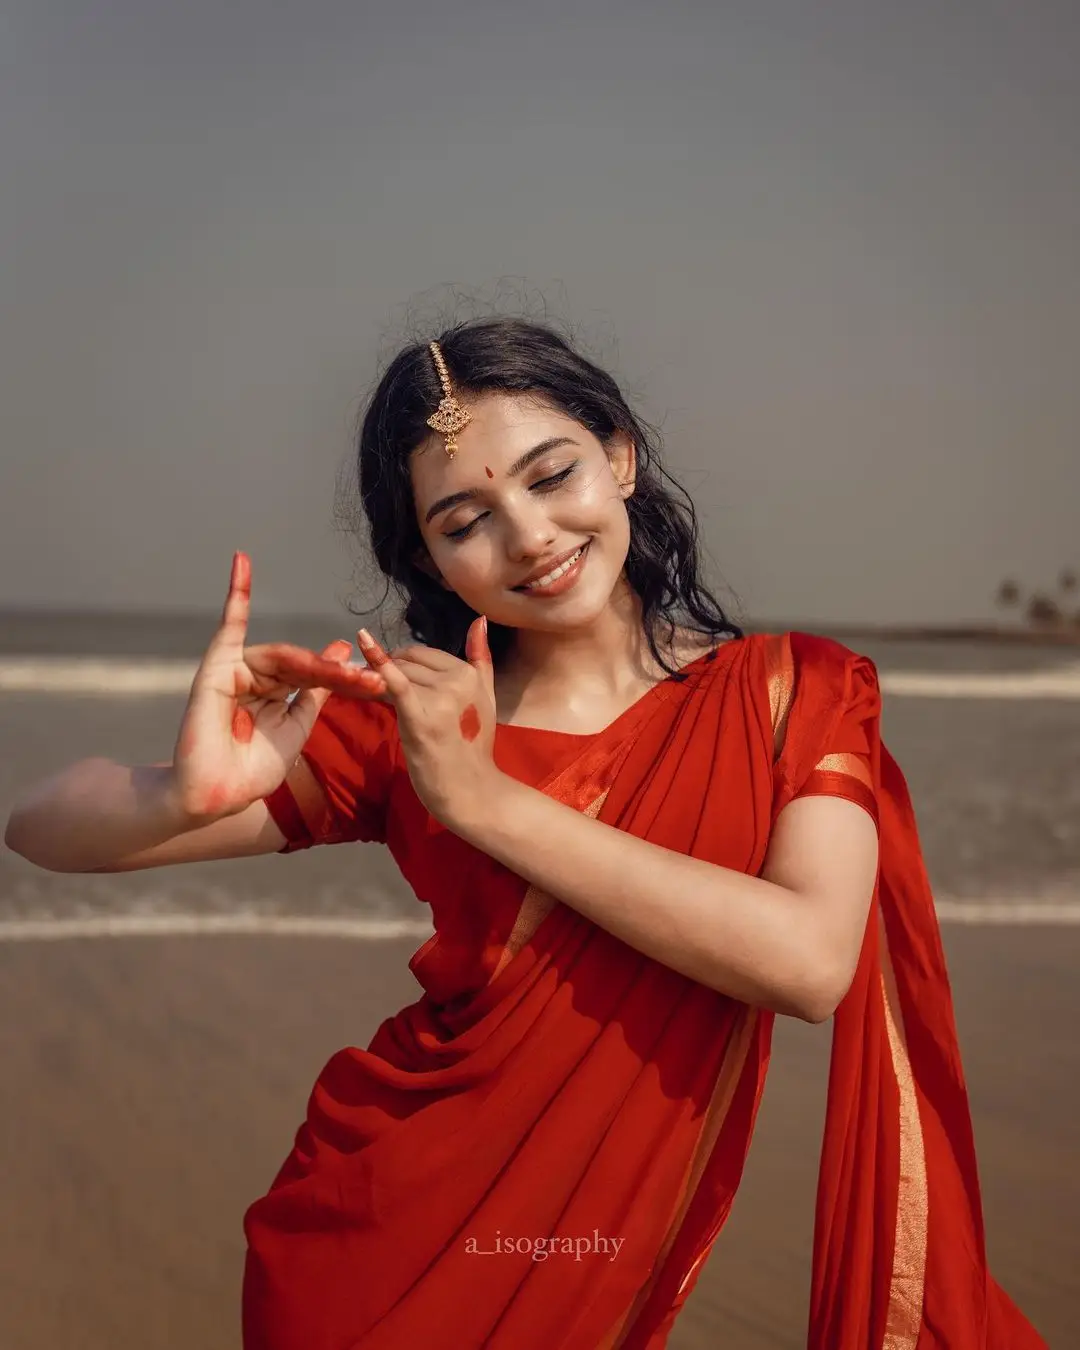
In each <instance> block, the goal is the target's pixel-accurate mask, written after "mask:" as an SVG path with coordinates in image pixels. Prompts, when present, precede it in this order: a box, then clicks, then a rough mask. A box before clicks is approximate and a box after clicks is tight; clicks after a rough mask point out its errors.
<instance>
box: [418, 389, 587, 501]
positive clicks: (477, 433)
mask: <svg viewBox="0 0 1080 1350" xmlns="http://www.w3.org/2000/svg"><path fill="white" fill-rule="evenodd" d="M458 399H459V401H460V402H461V403H462V404H463V405H464V406H465V407H466V408H468V410H469V412H470V414H471V420H470V421H469V423H468V425H467V426H466V427H465V428H464V429H463V430H462V431H459V432H458V433H457V437H456V440H457V453H456V454H455V455H454V457H453V459H451V458H450V457H449V456H447V455H446V453H445V447H446V438H445V437H444V436H441V435H439V434H438V433H437V432H432V434H431V435H430V436H428V437H427V438H426V439H425V440H424V441H423V443H422V444H421V445H419V446H418V447H417V451H418V453H417V454H415V455H413V456H412V457H411V458H412V464H411V468H412V473H413V480H414V482H417V483H420V482H424V483H430V482H434V481H435V480H436V479H437V480H438V481H439V482H445V481H447V480H448V479H450V478H452V477H458V476H459V475H461V474H471V473H472V472H475V471H477V470H478V471H479V472H480V473H481V474H483V472H484V466H485V464H486V465H488V466H490V467H491V468H496V467H498V466H499V465H502V466H503V467H505V465H506V464H510V463H512V462H513V461H514V460H515V459H516V458H517V457H518V456H519V455H520V454H521V453H522V451H523V450H527V449H529V448H530V446H532V445H534V444H536V443H538V442H539V441H542V440H545V439H547V438H549V437H551V436H553V435H561V436H573V437H574V439H576V440H577V439H583V438H584V437H585V436H587V435H588V433H587V432H586V431H585V430H584V428H583V427H581V426H580V425H579V424H578V423H577V422H575V421H574V419H573V418H572V417H568V416H567V415H566V413H564V412H562V411H560V410H559V409H557V408H553V407H551V405H550V404H545V403H543V402H541V401H540V400H539V399H537V398H536V397H535V396H534V395H528V394H501V393H500V394H482V395H479V396H476V397H471V396H469V395H467V394H464V395H463V394H459V395H458Z"/></svg>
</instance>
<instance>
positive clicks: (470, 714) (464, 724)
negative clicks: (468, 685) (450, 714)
mask: <svg viewBox="0 0 1080 1350" xmlns="http://www.w3.org/2000/svg"><path fill="white" fill-rule="evenodd" d="M458 726H460V728H461V734H462V736H464V738H465V739H466V740H467V741H475V740H476V738H477V736H479V735H480V714H479V713H478V712H477V711H476V705H475V703H470V704H469V706H468V707H467V708H466V709H465V711H464V712H463V713H462V714H461V721H460V722H459V723H458Z"/></svg>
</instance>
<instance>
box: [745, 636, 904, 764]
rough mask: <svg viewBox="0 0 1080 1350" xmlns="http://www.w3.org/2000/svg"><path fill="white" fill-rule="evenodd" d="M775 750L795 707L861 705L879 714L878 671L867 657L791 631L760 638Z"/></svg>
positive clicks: (830, 640) (808, 711)
mask: <svg viewBox="0 0 1080 1350" xmlns="http://www.w3.org/2000/svg"><path fill="white" fill-rule="evenodd" d="M758 638H759V641H760V644H761V652H762V662H763V667H764V679H765V682H766V685H767V687H768V695H769V711H770V714H771V718H772V725H773V730H774V733H775V737H776V744H777V747H779V746H781V745H782V744H783V741H784V736H785V732H786V728H787V723H788V719H789V717H790V715H791V713H792V710H793V708H794V707H795V706H798V708H799V710H800V713H804V714H811V713H814V712H818V713H820V712H822V711H824V710H827V709H830V708H831V709H833V710H836V711H840V710H841V709H845V708H850V707H855V706H858V707H860V708H863V709H865V710H866V711H868V712H874V711H877V710H879V709H880V705H881V690H880V684H879V680H878V673H877V668H876V666H875V665H874V663H873V661H871V660H870V658H869V657H868V656H864V655H863V654H862V653H861V652H857V651H855V650H854V649H853V648H851V647H847V646H845V645H844V644H843V643H842V642H837V641H836V640H835V639H834V638H829V637H822V636H821V635H820V634H817V633H805V632H802V631H801V630H798V629H792V630H790V631H788V632H783V633H761V634H759V635H758Z"/></svg>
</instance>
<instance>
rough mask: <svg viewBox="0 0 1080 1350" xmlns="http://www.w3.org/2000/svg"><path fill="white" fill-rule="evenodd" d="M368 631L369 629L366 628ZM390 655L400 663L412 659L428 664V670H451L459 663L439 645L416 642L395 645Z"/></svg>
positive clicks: (421, 664) (415, 662)
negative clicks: (431, 645) (407, 644)
mask: <svg viewBox="0 0 1080 1350" xmlns="http://www.w3.org/2000/svg"><path fill="white" fill-rule="evenodd" d="M364 632H365V633H366V632H367V629H366V628H365V629H364ZM390 657H391V659H392V660H393V661H395V662H396V663H397V664H398V665H400V664H401V662H402V661H412V662H413V663H414V664H415V665H418V666H426V667H427V669H428V670H440V671H450V670H453V668H454V666H455V665H456V664H457V657H456V656H451V655H450V653H449V652H444V651H443V650H442V649H441V648H439V647H425V646H423V645H422V644H421V643H414V644H412V645H411V646H408V647H395V648H394V650H393V651H392V652H391V653H390Z"/></svg>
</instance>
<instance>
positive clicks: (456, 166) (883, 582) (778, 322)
mask: <svg viewBox="0 0 1080 1350" xmlns="http://www.w3.org/2000/svg"><path fill="white" fill-rule="evenodd" d="M0 62H2V69H0V156H2V164H0V169H2V177H0V182H2V184H3V192H2V198H3V200H2V205H0V307H2V315H3V319H2V325H0V329H2V336H0V341H2V348H0V457H2V467H0V605H18V606H20V607H21V606H29V605H40V606H42V607H45V608H50V609H51V608H65V607H75V608H82V607H86V608H94V609H120V610H143V609H159V610H195V611H200V610H201V611H214V610H217V609H218V608H219V607H220V604H221V600H222V598H223V596H224V591H225V586H226V583H227V579H228V568H229V560H230V557H231V554H232V551H233V549H235V548H244V549H247V550H248V551H249V552H250V553H251V555H252V558H253V561H254V567H255V596H254V603H255V606H256V608H257V609H258V610H259V611H261V612H263V613H267V614H271V613H303V612H310V613H326V614H332V613H334V612H335V611H337V610H338V606H339V601H340V599H341V597H342V596H344V595H346V594H348V593H350V590H349V575H350V567H351V561H352V557H351V555H350V554H349V552H348V551H347V550H346V549H345V547H344V545H343V543H342V542H341V541H340V540H339V539H338V537H337V536H336V534H335V532H334V525H333V521H332V516H331V509H332V504H333V493H334V480H335V473H336V471H337V469H338V466H339V464H340V463H341V461H342V458H343V456H345V455H347V453H348V438H349V430H350V426H351V423H352V421H353V418H354V417H355V414H356V412H357V409H358V407H359V406H360V403H359V401H360V399H361V398H362V396H363V394H364V391H365V390H366V389H367V388H368V387H369V386H370V384H371V382H372V380H373V378H374V376H375V374H376V362H377V359H378V357H379V354H380V353H381V352H385V351H387V350H389V349H390V347H391V346H392V339H393V336H394V333H395V330H396V329H399V328H400V324H401V315H402V312H403V307H404V306H407V305H408V303H409V302H410V300H411V299H412V298H413V297H415V296H417V295H418V294H420V293H423V292H425V291H428V290H429V289H430V288H431V287H434V286H437V285H439V284H441V283H447V282H452V283H459V284H461V285H463V286H468V287H481V288H483V287H486V288H487V289H488V290H490V289H491V283H492V282H493V281H494V280H496V279H497V278H499V277H502V276H508V275H509V276H518V277H525V278H527V280H528V281H529V282H530V283H532V285H533V286H534V287H536V288H537V289H538V290H539V291H541V292H542V293H544V294H545V295H546V296H547V297H548V299H549V300H550V302H551V304H552V308H553V310H554V312H555V313H556V314H557V315H558V316H559V317H560V318H563V319H565V320H568V321H569V322H571V323H574V324H575V325H578V326H580V327H581V328H582V329H583V330H584V332H585V333H586V335H587V336H588V338H589V339H590V341H591V344H592V347H593V350H594V351H595V352H596V353H597V354H599V355H600V357H601V359H603V360H605V361H606V362H607V363H608V364H609V365H610V367H611V368H612V369H613V372H614V373H615V374H616V376H617V377H618V378H619V379H620V381H621V382H623V384H624V387H629V388H630V389H631V390H632V391H633V392H634V394H635V396H636V397H637V399H638V405H639V407H640V408H641V410H642V411H643V412H644V414H645V415H646V416H647V417H649V418H650V419H652V420H655V421H659V422H660V423H661V424H662V427H663V430H664V433H665V438H666V448H667V456H668V463H669V465H670V467H671V469H672V471H673V472H674V473H675V474H676V476H678V477H680V478H681V479H682V481H683V482H684V483H685V484H686V486H687V487H688V489H689V490H690V491H691V493H692V495H693V496H694V499H695V502H696V503H697V505H698V508H699V511H700V514H701V518H702V522H703V527H704V536H705V542H706V545H707V548H708V553H709V557H710V559H711V563H712V570H711V572H710V576H711V578H712V579H713V580H718V581H723V582H726V583H727V584H728V585H730V586H731V587H732V588H733V589H734V592H735V594H736V595H737V596H738V598H739V600H740V601H741V603H742V605H743V606H744V607H745V610H746V612H747V616H748V617H750V618H751V619H753V620H759V621H766V622H767V621H768V620H769V619H770V618H782V619H785V620H798V621H801V622H806V623H813V622H821V623H828V622H845V621H851V622H865V621H873V620H882V621H886V622H923V621H928V622H933V621H953V620H958V621H959V620H979V619H984V618H988V617H991V616H993V615H994V613H995V610H994V607H993V594H994V591H995V589H996V585H997V582H998V581H999V580H1000V578H1001V577H1003V576H1005V575H1007V574H1012V575H1015V576H1016V577H1017V578H1018V579H1019V580H1020V581H1021V582H1022V583H1025V584H1028V585H1044V584H1046V583H1050V582H1052V581H1053V579H1054V577H1055V576H1056V574H1057V572H1058V570H1059V568H1060V567H1062V566H1063V565H1065V564H1072V565H1080V531H1078V529H1077V517H1078V514H1080V435H1078V429H1080V393H1078V389H1080V370H1078V353H1080V242H1078V241H1080V79H1078V78H1077V70H1078V68H1080V6H1078V5H1076V4H1075V0H1068V2H1063V3H1046V0H1026V3H1024V4H1020V3H1017V2H1016V0H1009V2H1008V3H995V2H993V0H982V2H981V3H975V2H974V0H959V2H958V3H956V4H952V5H949V6H941V5H938V4H932V3H928V2H927V0H916V2H915V3H901V2H900V0H895V2H894V3H888V4H877V3H873V0H843V3H827V2H825V0H823V2H822V3H820V4H817V3H806V0H791V2H790V3H783V4H781V3H773V2H772V0H744V2H742V3H737V4H711V3H705V0H698V3H696V4H692V5H691V4H683V3H677V2H676V3H665V4H661V3H659V0H657V3H654V4H649V5H646V4H643V3H640V0H618V2H616V0H600V2H599V3H588V0H573V3H567V0H556V2H555V3H552V2H551V0H545V3H543V4H530V5H525V4H514V3H506V2H505V0H503V2H502V3H490V4H481V3H475V2H474V0H455V3H440V4H435V3H430V0H429V2H428V3H414V2H413V0H404V2H403V3H395V4H382V5H378V6H375V5H358V4H356V3H355V0H349V2H346V0H305V3H303V4H300V3H293V4H291V5H290V4H286V3H283V4H276V5H272V4H269V3H263V4H255V3H253V0H232V3H230V4H228V5H222V4H220V2H219V0H215V2H214V3H210V0H189V2H188V3H186V4H184V5H176V4H166V3H164V2H163V0H139V3H135V0H50V2H49V3H47V4H43V3H41V0H3V3H2V8H0Z"/></svg>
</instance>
